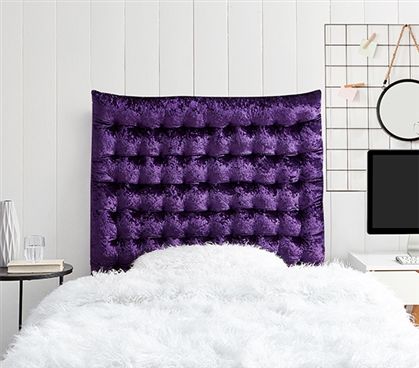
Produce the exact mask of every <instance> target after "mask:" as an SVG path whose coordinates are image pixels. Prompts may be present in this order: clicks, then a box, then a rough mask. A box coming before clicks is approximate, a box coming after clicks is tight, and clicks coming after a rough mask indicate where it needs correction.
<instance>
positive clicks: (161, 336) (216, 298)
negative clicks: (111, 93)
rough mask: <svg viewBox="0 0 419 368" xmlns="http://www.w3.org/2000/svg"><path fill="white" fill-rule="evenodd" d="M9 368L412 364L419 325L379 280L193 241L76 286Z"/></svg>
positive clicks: (45, 311) (31, 332)
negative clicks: (118, 271)
mask: <svg viewBox="0 0 419 368" xmlns="http://www.w3.org/2000/svg"><path fill="white" fill-rule="evenodd" d="M0 365H1V363H0ZM1 367H2V368H9V367H13V368H31V367H33V368H41V367H54V368H56V367H59V368H70V367H71V368H73V367H83V368H85V367H89V368H96V367H101V368H107V367H112V368H117V367H139V368H163V367H164V368H233V367H234V368H241V367H243V368H271V367H272V368H274V367H275V368H288V367H290V368H291V367H292V368H298V367H307V368H309V367H310V368H314V367H334V368H335V367H363V368H367V367H380V368H384V367H386V368H391V367H397V368H403V367H406V368H407V367H409V368H412V367H419V330H418V329H415V328H414V327H413V325H412V324H411V323H410V321H409V319H408V316H407V314H406V313H405V312H404V311H403V309H402V308H401V306H400V303H399V302H398V301H397V300H396V299H395V297H394V296H392V295H391V294H390V292H388V291H387V290H386V289H385V288H384V287H382V286H381V285H379V284H378V283H377V282H376V281H374V280H373V279H372V278H369V277H368V275H364V274H361V273H358V272H356V271H352V270H350V269H346V268H344V267H342V266H340V265H337V264H332V265H329V266H323V267H291V268H288V267H286V266H285V264H284V263H283V262H282V261H281V260H280V259H279V258H277V257H276V256H275V255H273V254H271V253H268V252H266V251H263V250H259V249H256V248H252V247H242V246H233V245H223V246H216V245H207V246H202V247H199V246H195V247H192V246H185V247H177V248H168V249H166V250H159V251H155V252H152V253H149V254H147V255H144V256H142V257H140V258H139V259H138V260H137V261H136V262H135V265H134V267H133V269H131V270H130V271H129V272H127V273H113V274H100V273H99V274H96V275H95V276H93V277H91V276H89V277H83V278H80V279H78V280H75V281H70V282H67V283H66V284H64V285H63V286H62V287H60V288H58V289H57V290H55V291H54V292H52V293H51V294H50V295H49V296H47V297H46V298H45V299H44V300H43V301H42V302H41V304H40V305H39V306H38V307H37V308H36V309H35V310H34V311H33V312H32V314H31V316H30V318H29V319H28V321H27V322H26V324H25V326H24V328H23V330H22V331H21V333H20V334H19V335H18V336H17V338H16V341H15V343H14V345H13V346H12V347H11V348H10V349H9V352H8V354H7V356H6V359H5V361H4V362H3V365H1Z"/></svg>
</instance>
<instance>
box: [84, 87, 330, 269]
mask: <svg viewBox="0 0 419 368" xmlns="http://www.w3.org/2000/svg"><path fill="white" fill-rule="evenodd" d="M92 97H93V145H92V182H91V267H92V270H98V269H105V270H108V269H112V268H115V269H119V268H122V269H128V268H129V267H130V265H131V263H132V262H133V260H134V259H135V258H137V257H138V256H139V255H141V254H143V253H145V252H149V251H152V250H154V249H156V248H161V247H165V246H169V245H178V244H195V243H196V244H199V243H204V242H207V241H212V242H234V243H236V242H238V243H246V242H249V243H253V244H257V245H259V246H260V247H263V248H265V249H268V250H270V251H272V252H275V253H277V254H279V255H280V256H281V257H282V258H283V259H284V260H285V261H286V262H287V263H288V264H295V263H297V262H308V263H316V264H317V263H320V262H321V261H322V260H323V257H324V245H323V208H322V197H323V171H322V138H321V117H320V91H314V92H310V93H305V94H300V95H292V96H282V97H148V98H147V97H126V96H116V95H112V94H107V93H101V92H97V91H92Z"/></svg>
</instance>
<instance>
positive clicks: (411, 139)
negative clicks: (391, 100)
mask: <svg viewBox="0 0 419 368" xmlns="http://www.w3.org/2000/svg"><path fill="white" fill-rule="evenodd" d="M404 82H414V83H417V84H419V81H418V80H416V79H411V78H405V79H399V80H397V81H395V82H393V83H390V84H389V85H388V86H387V87H385V88H384V91H382V92H381V94H380V97H378V101H377V107H376V109H375V110H376V113H377V119H378V122H379V123H380V125H381V127H382V128H383V129H384V130H385V132H386V133H387V134H388V135H390V136H392V137H393V138H396V139H398V140H401V141H406V142H413V141H417V140H418V139H419V136H418V137H417V138H402V137H398V136H397V135H395V134H393V133H392V132H390V131H389V130H388V129H387V128H386V126H385V125H384V123H383V121H382V120H381V117H380V113H379V110H380V106H381V100H382V99H383V96H384V95H385V94H386V92H387V91H388V90H389V89H390V88H391V87H393V86H395V85H396V84H399V83H404Z"/></svg>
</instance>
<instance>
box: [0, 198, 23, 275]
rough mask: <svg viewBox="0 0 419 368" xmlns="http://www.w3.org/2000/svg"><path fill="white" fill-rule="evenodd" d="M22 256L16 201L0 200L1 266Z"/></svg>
mask: <svg viewBox="0 0 419 368" xmlns="http://www.w3.org/2000/svg"><path fill="white" fill-rule="evenodd" d="M19 256H20V230H19V222H18V219H17V214H16V209H15V206H14V203H13V202H12V201H10V200H7V201H2V202H0V267H6V266H7V264H8V263H9V262H10V261H11V260H13V259H16V258H18V257H19Z"/></svg>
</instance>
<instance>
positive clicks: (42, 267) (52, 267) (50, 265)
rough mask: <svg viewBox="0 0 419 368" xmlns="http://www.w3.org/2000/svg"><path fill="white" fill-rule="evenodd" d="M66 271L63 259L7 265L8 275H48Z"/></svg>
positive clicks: (19, 262)
mask: <svg viewBox="0 0 419 368" xmlns="http://www.w3.org/2000/svg"><path fill="white" fill-rule="evenodd" d="M62 270H64V260H63V259H44V260H42V261H37V262H30V261H21V260H16V261H11V262H9V263H8V265H7V272H8V273H46V272H60V271H62Z"/></svg>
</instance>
